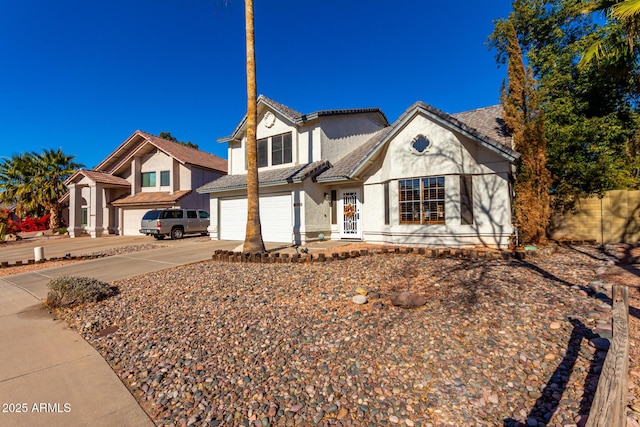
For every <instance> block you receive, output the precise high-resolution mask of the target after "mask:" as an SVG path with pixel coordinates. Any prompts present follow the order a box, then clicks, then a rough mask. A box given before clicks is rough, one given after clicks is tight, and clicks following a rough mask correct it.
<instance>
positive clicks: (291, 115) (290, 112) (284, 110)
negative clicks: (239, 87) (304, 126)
mask: <svg viewBox="0 0 640 427" xmlns="http://www.w3.org/2000/svg"><path fill="white" fill-rule="evenodd" d="M260 101H262V102H264V103H265V104H267V105H268V106H270V107H271V108H273V109H274V110H277V111H278V112H280V113H281V114H282V115H283V116H285V117H286V118H288V119H289V120H291V121H292V122H295V121H296V119H298V118H299V117H301V116H302V115H303V114H302V113H300V112H299V111H296V110H294V109H293V108H290V107H287V106H286V105H284V104H281V103H279V102H276V101H274V100H273V99H271V98H267V97H266V96H264V95H260V96H259V97H258V103H260Z"/></svg>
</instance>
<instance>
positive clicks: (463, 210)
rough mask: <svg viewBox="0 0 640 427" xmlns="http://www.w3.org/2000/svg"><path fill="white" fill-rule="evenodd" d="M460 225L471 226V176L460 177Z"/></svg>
mask: <svg viewBox="0 0 640 427" xmlns="http://www.w3.org/2000/svg"><path fill="white" fill-rule="evenodd" d="M460 223H461V224H462V225H471V224H473V181H472V176H471V175H460Z"/></svg>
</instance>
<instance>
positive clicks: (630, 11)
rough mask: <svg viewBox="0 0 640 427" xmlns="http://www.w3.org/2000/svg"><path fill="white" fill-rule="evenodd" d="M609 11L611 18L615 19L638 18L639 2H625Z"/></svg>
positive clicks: (631, 0)
mask: <svg viewBox="0 0 640 427" xmlns="http://www.w3.org/2000/svg"><path fill="white" fill-rule="evenodd" d="M611 9H612V10H611V16H613V17H614V18H617V19H629V18H634V17H640V0H625V1H623V2H621V3H618V4H616V5H615V6H613V7H612V8H611Z"/></svg>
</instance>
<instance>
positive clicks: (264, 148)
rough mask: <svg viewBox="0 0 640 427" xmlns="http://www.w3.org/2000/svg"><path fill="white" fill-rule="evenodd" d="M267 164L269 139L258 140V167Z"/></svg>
mask: <svg viewBox="0 0 640 427" xmlns="http://www.w3.org/2000/svg"><path fill="white" fill-rule="evenodd" d="M265 166H269V139H267V138H265V139H259V140H258V167H259V168H262V167H265Z"/></svg>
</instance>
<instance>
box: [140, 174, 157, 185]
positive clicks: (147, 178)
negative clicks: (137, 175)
mask: <svg viewBox="0 0 640 427" xmlns="http://www.w3.org/2000/svg"><path fill="white" fill-rule="evenodd" d="M142 186H143V187H155V186H156V173H155V172H142Z"/></svg>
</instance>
